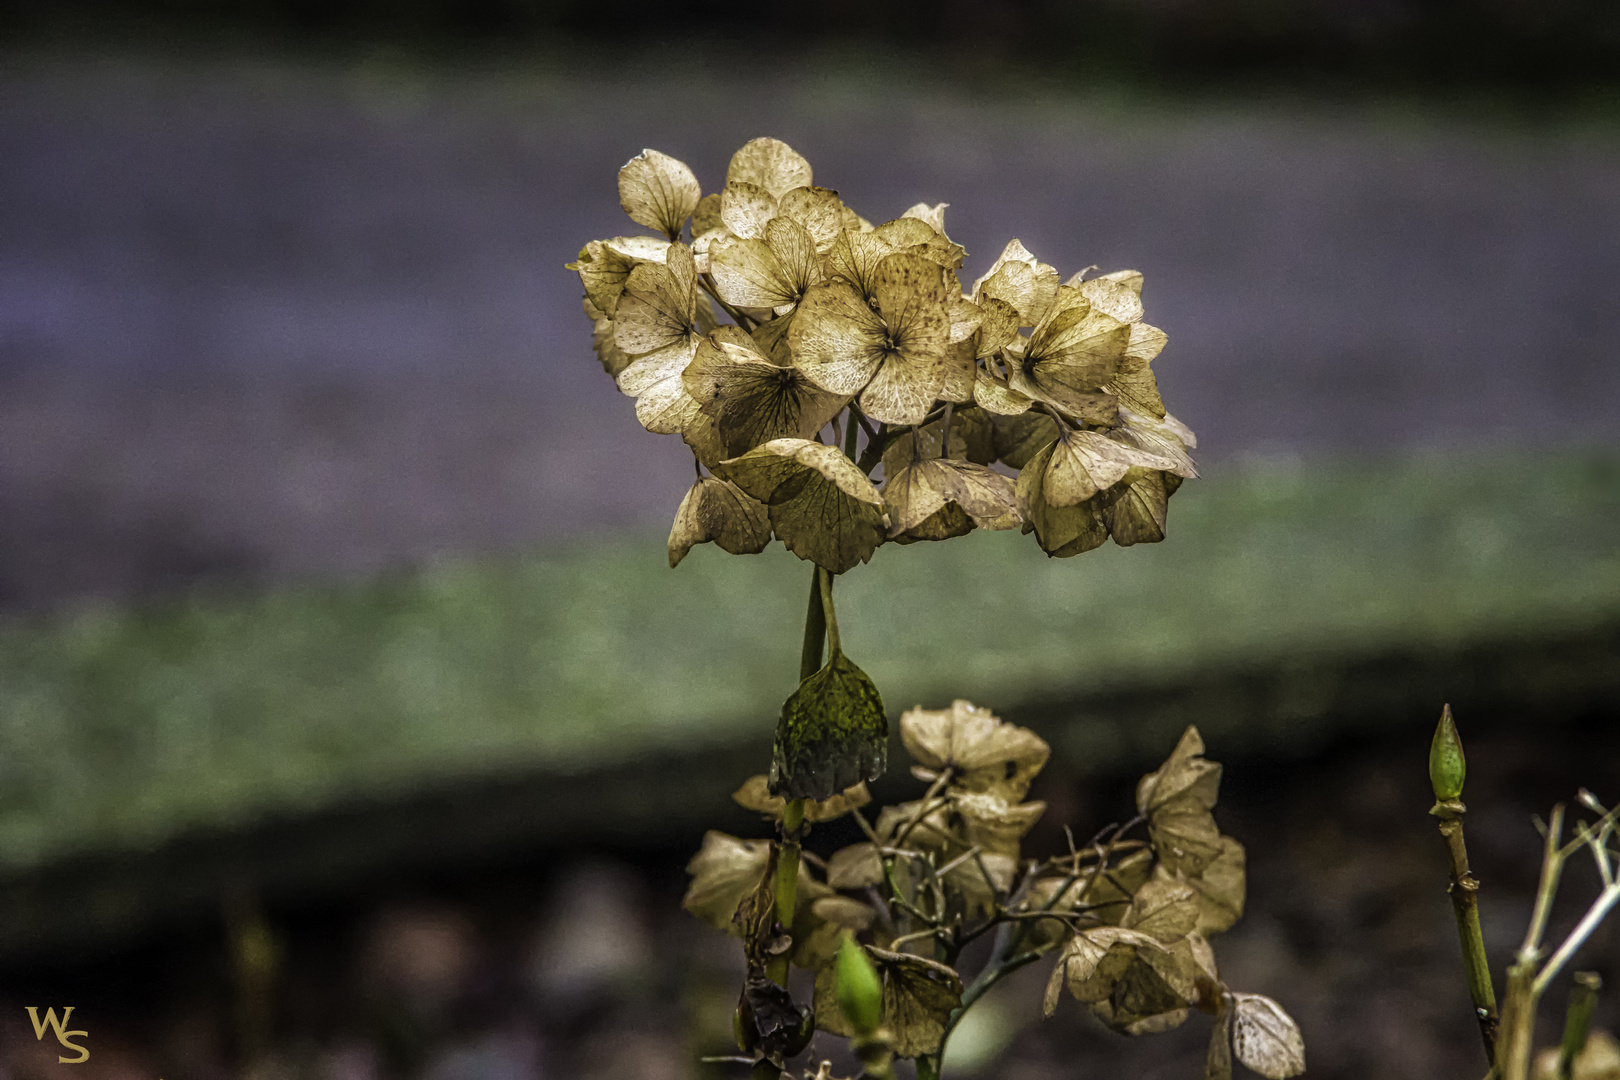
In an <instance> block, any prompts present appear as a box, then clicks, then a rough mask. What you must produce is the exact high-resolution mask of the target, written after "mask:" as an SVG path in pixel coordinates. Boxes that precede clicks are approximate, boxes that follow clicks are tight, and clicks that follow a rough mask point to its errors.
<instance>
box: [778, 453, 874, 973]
mask: <svg viewBox="0 0 1620 1080" xmlns="http://www.w3.org/2000/svg"><path fill="white" fill-rule="evenodd" d="M852 426H853V425H852ZM829 639H830V640H831V644H832V648H833V651H835V652H836V651H837V649H838V622H837V616H836V615H834V614H833V606H832V575H831V574H829V573H827V571H825V570H823V569H822V568H821V567H819V566H818V567H816V568H815V573H814V574H813V575H811V578H810V604H809V607H808V608H807V609H806V610H805V614H804V648H803V650H802V651H801V652H800V654H799V681H800V682H803V681H804V680H805V679H808V678H809V677H810V676H812V675H814V674H815V673H816V672H818V671H820V670H821V660H822V648H823V646H824V645H825V644H826V643H827V642H828V640H829ZM803 832H804V800H803V799H789V800H788V803H787V806H785V807H784V808H783V810H782V842H781V843H780V844H779V845H778V846H777V849H776V868H775V873H776V921H777V922H778V923H779V924H781V927H782V929H783V930H784V931H788V932H791V931H792V929H793V917H794V915H795V914H797V911H798V906H799V853H800V850H801V848H800V842H801V841H802V840H803ZM765 974H766V975H768V976H769V977H770V978H771V979H772V980H773V981H774V982H775V983H776V984H777V985H778V986H786V985H787V980H788V958H787V957H786V956H778V957H775V958H774V959H772V960H771V962H770V963H769V964H767V965H766V968H765Z"/></svg>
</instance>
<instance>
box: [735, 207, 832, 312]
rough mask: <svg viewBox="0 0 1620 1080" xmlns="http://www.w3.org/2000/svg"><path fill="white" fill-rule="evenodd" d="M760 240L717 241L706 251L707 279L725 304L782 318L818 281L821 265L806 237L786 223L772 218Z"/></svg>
mask: <svg viewBox="0 0 1620 1080" xmlns="http://www.w3.org/2000/svg"><path fill="white" fill-rule="evenodd" d="M764 237H765V238H764V239H763V240H750V239H740V238H736V237H731V238H722V239H719V240H716V241H715V242H714V243H713V244H711V245H710V247H709V273H710V274H712V275H713V276H714V288H715V291H716V292H718V293H719V294H720V298H721V299H722V300H724V301H725V302H726V303H728V304H733V305H735V306H737V307H743V308H770V309H772V310H773V311H775V312H776V314H777V315H785V314H787V313H788V312H789V311H792V310H793V308H794V307H795V306H796V305H797V304H798V303H799V301H800V300H802V299H803V298H804V294H805V293H806V292H807V291H808V290H809V289H810V287H811V286H812V285H815V284H816V283H817V282H819V281H820V280H821V260H820V258H819V257H818V256H817V254H816V247H815V242H814V241H813V240H812V239H811V237H810V234H809V233H808V232H806V231H805V229H804V227H803V226H802V225H800V224H799V223H798V222H796V221H794V220H792V219H791V218H786V217H777V218H772V219H771V220H770V221H769V222H767V223H766V225H765V230H764Z"/></svg>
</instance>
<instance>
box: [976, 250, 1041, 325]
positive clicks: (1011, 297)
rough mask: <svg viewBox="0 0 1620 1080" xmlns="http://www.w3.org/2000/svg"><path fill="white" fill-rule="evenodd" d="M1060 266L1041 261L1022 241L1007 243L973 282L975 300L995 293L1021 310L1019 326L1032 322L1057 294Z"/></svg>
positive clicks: (982, 300) (1035, 320)
mask: <svg viewBox="0 0 1620 1080" xmlns="http://www.w3.org/2000/svg"><path fill="white" fill-rule="evenodd" d="M1057 290H1058V272H1057V268H1056V267H1053V266H1051V265H1049V264H1047V263H1043V262H1041V261H1040V260H1039V259H1037V258H1036V257H1035V256H1034V255H1033V254H1031V253H1030V251H1029V249H1028V248H1026V247H1025V246H1024V245H1023V243H1022V242H1021V241H1018V240H1013V241H1011V242H1010V243H1008V244H1007V247H1006V248H1005V249H1004V250H1003V251H1002V253H1001V256H1000V257H999V258H998V259H996V261H995V262H994V263H993V264H992V265H991V267H990V269H989V270H988V271H986V272H985V274H984V276H983V277H981V278H979V279H978V280H977V281H975V282H974V283H973V296H972V298H973V300H974V301H976V302H978V303H983V302H984V300H985V299H987V298H991V297H994V298H996V299H998V300H1005V301H1006V302H1007V303H1009V304H1011V305H1012V306H1013V308H1014V309H1015V310H1016V311H1017V312H1018V315H1019V325H1020V326H1033V325H1035V323H1036V322H1038V321H1039V320H1040V318H1041V316H1042V315H1044V314H1045V313H1046V309H1047V308H1048V307H1050V306H1051V303H1052V299H1053V297H1055V296H1056V295H1057Z"/></svg>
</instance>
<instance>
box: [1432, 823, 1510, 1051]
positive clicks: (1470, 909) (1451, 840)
mask: <svg viewBox="0 0 1620 1080" xmlns="http://www.w3.org/2000/svg"><path fill="white" fill-rule="evenodd" d="M1435 812H1436V816H1437V817H1439V818H1440V837H1441V839H1443V840H1444V841H1445V842H1446V856H1447V858H1448V859H1449V860H1450V862H1451V886H1450V888H1448V889H1447V890H1446V891H1447V892H1448V893H1450V895H1451V909H1452V912H1453V913H1454V914H1455V915H1456V916H1457V940H1458V941H1459V942H1461V944H1462V956H1463V969H1464V971H1465V972H1466V974H1467V976H1468V996H1469V997H1471V998H1472V999H1473V1002H1474V1018H1475V1019H1476V1020H1477V1021H1478V1022H1479V1036H1480V1039H1481V1041H1483V1042H1484V1044H1485V1059H1486V1061H1488V1062H1489V1063H1491V1064H1492V1065H1495V1064H1496V1036H1497V1028H1498V1025H1499V1023H1500V1018H1499V1016H1498V1014H1497V1010H1496V990H1495V988H1494V987H1493V986H1492V985H1491V965H1490V961H1488V960H1487V959H1486V958H1485V935H1484V933H1483V932H1482V931H1481V930H1480V925H1479V880H1478V879H1477V878H1475V877H1474V875H1473V874H1471V873H1469V870H1468V846H1467V844H1466V843H1464V841H1463V824H1462V814H1463V810H1462V803H1460V802H1457V801H1456V800H1451V801H1450V802H1447V803H1437V804H1436V806H1435Z"/></svg>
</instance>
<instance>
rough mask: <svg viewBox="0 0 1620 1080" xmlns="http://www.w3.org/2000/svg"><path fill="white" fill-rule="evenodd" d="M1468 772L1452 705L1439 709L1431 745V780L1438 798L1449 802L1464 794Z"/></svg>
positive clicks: (1440, 800) (1435, 795)
mask: <svg viewBox="0 0 1620 1080" xmlns="http://www.w3.org/2000/svg"><path fill="white" fill-rule="evenodd" d="M1467 775H1468V761H1467V759H1466V758H1465V757H1464V756H1463V748H1462V740H1461V739H1460V738H1458V737H1457V725H1456V723H1455V722H1454V721H1453V720H1452V719H1451V706H1450V705H1447V706H1445V707H1444V708H1443V709H1441V711H1440V723H1439V725H1438V726H1437V727H1436V728H1435V729H1434V741H1433V742H1432V743H1430V744H1429V783H1431V784H1433V785H1434V797H1435V799H1436V800H1437V801H1439V802H1450V801H1451V800H1453V799H1457V798H1459V797H1461V795H1462V789H1463V779H1464V778H1465V777H1466V776H1467Z"/></svg>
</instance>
